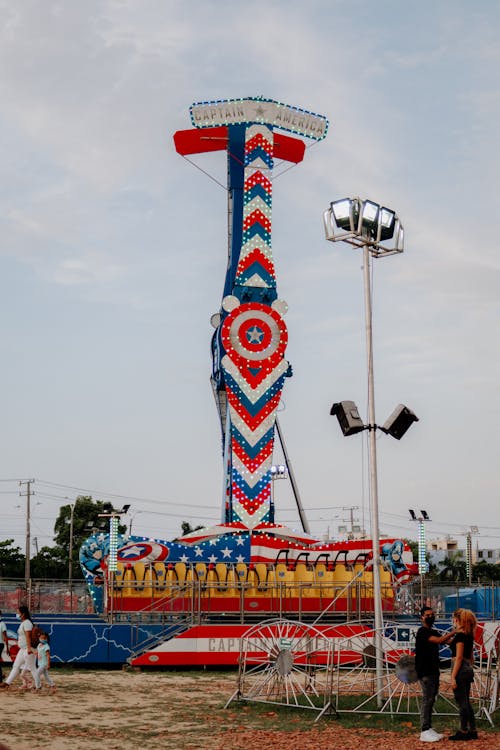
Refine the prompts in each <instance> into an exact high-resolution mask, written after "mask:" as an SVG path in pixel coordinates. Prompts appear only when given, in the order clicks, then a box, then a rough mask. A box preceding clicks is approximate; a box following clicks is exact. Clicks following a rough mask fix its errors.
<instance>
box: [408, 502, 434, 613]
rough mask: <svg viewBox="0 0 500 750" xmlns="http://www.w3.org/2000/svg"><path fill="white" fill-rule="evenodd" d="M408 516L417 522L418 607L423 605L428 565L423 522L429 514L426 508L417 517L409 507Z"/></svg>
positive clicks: (427, 519) (428, 519) (427, 518)
mask: <svg viewBox="0 0 500 750" xmlns="http://www.w3.org/2000/svg"><path fill="white" fill-rule="evenodd" d="M409 513H410V517H411V520H412V521H416V522H417V523H418V573H419V576H420V608H422V607H424V606H425V605H424V576H425V574H426V573H427V572H428V570H429V565H428V563H427V560H426V559H425V557H426V552H427V543H426V541H425V523H426V521H430V520H431V519H430V518H429V514H428V513H427V511H426V510H421V511H420V516H419V517H418V518H417V515H416V513H415V511H414V510H412V509H411V508H410V510H409Z"/></svg>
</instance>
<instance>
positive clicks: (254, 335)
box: [247, 326, 264, 344]
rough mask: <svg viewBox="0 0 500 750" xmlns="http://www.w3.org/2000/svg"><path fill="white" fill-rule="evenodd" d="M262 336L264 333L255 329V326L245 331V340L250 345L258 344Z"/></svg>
mask: <svg viewBox="0 0 500 750" xmlns="http://www.w3.org/2000/svg"><path fill="white" fill-rule="evenodd" d="M263 336H264V333H263V332H262V331H261V330H260V328H257V326H254V327H253V328H249V330H248V331H247V339H248V342H249V343H250V344H260V342H261V341H262V338H263Z"/></svg>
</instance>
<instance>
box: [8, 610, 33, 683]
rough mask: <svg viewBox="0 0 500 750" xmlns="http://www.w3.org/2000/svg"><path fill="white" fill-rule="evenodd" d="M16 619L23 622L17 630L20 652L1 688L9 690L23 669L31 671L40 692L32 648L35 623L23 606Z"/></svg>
mask: <svg viewBox="0 0 500 750" xmlns="http://www.w3.org/2000/svg"><path fill="white" fill-rule="evenodd" d="M16 617H17V618H18V619H19V620H21V623H20V625H19V628H18V630H17V645H18V646H19V651H18V652H17V654H16V658H15V660H14V664H13V666H12V669H11V671H10V674H9V676H8V677H7V679H6V680H5V682H0V688H8V687H9V686H10V685H11V683H12V682H13V681H14V680H15V679H16V677H17V675H18V674H19V672H20V671H21V670H22V669H29V671H30V672H31V674H32V675H33V679H34V681H35V690H38V689H39V688H40V678H39V676H38V674H37V669H36V652H35V649H34V648H32V646H31V631H32V630H33V623H32V621H31V615H30V611H29V609H28V607H26V605H24V604H21V605H20V606H19V608H18V611H17V613H16Z"/></svg>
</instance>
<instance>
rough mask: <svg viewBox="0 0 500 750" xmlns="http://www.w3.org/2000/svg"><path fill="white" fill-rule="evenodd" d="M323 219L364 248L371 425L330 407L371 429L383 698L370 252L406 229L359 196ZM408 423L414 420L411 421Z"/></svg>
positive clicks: (400, 237)
mask: <svg viewBox="0 0 500 750" xmlns="http://www.w3.org/2000/svg"><path fill="white" fill-rule="evenodd" d="M323 220H324V225H325V235H326V239H327V240H329V241H330V242H347V243H349V244H350V245H353V246H354V247H357V248H361V249H362V250H363V271H364V297H365V327H366V354H367V367H368V425H367V426H365V425H364V424H363V422H362V420H361V419H360V417H359V414H358V412H357V408H356V405H355V404H354V403H353V402H343V403H347V404H348V408H347V416H348V421H349V420H351V421H352V425H351V426H352V429H351V431H350V432H347V433H346V432H344V428H343V427H342V422H341V418H340V416H339V414H340V411H339V410H338V409H337V411H332V413H335V414H336V415H337V417H338V418H339V422H340V424H341V427H342V431H343V432H344V435H345V434H354V433H355V432H360V431H361V430H363V429H368V430H369V466H370V532H371V538H372V549H373V589H374V616H375V656H376V659H375V663H376V678H377V696H378V697H377V700H378V701H380V702H381V701H382V689H383V661H382V627H383V622H382V595H381V589H380V531H379V511H378V483H377V447H376V440H375V437H376V435H375V432H376V423H375V392H374V377H373V335H372V298H371V273H370V256H371V257H373V258H379V257H385V256H386V255H393V254H395V253H401V252H403V248H404V232H403V227H402V225H401V222H400V221H399V219H398V217H397V216H396V214H395V212H394V211H392V210H391V209H389V208H386V207H385V206H381V205H379V204H378V203H374V202H373V201H370V200H361V199H360V198H343V199H342V200H337V201H333V202H332V203H331V204H330V208H328V209H327V210H326V211H325V212H324V214H323ZM339 406H341V405H339V404H336V405H335V404H334V407H339ZM334 407H332V410H333V409H334ZM353 407H354V408H353ZM404 408H406V407H404ZM391 416H394V415H391ZM413 416H414V415H413ZM390 419H391V418H390ZM415 419H416V418H415ZM413 421H414V420H413ZM386 424H387V423H386ZM409 424H411V421H410V423H409ZM408 426H409V425H408ZM384 427H386V425H384ZM381 429H382V428H381ZM386 431H387V432H389V434H391V433H390V430H389V429H387V430H386ZM405 431H406V430H405ZM401 434H403V433H401ZM394 437H396V435H394ZM400 437H401V435H400ZM398 439H399V438H398Z"/></svg>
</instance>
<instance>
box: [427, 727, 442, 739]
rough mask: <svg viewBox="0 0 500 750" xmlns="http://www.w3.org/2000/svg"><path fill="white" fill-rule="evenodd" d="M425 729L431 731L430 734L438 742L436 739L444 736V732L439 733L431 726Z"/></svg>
mask: <svg viewBox="0 0 500 750" xmlns="http://www.w3.org/2000/svg"><path fill="white" fill-rule="evenodd" d="M427 731H428V732H432V734H433V735H434V737H435V738H436V742H438V740H442V739H443V738H444V734H439V732H436V731H435V730H434V729H432V727H431V728H430V729H428V730H427Z"/></svg>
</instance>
